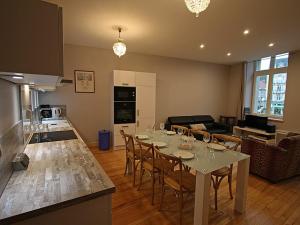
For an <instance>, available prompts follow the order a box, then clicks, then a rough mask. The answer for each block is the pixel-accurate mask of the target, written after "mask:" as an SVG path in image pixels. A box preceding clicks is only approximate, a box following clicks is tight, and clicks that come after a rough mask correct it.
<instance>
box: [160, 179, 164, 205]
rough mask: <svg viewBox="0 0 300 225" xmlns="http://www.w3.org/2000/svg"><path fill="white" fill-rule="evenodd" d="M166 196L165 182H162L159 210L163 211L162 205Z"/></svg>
mask: <svg viewBox="0 0 300 225" xmlns="http://www.w3.org/2000/svg"><path fill="white" fill-rule="evenodd" d="M164 195H165V186H164V181H163V180H162V182H161V194H160V205H159V210H161V209H162V203H163V201H164Z"/></svg>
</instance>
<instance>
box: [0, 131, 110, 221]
mask: <svg viewBox="0 0 300 225" xmlns="http://www.w3.org/2000/svg"><path fill="white" fill-rule="evenodd" d="M67 129H68V128H65V127H64V128H61V130H67ZM69 129H70V130H71V129H73V130H74V132H75V133H76V135H77V137H78V139H75V140H67V141H56V142H46V143H39V144H29V145H27V146H26V148H25V151H24V152H25V153H26V154H27V155H28V156H29V158H30V164H29V167H28V169H27V170H24V171H17V172H14V173H13V175H12V177H11V178H10V180H9V182H8V184H7V186H6V188H5V190H4V192H3V194H2V196H1V198H0V224H11V223H13V222H16V221H19V220H23V219H26V218H29V217H32V216H36V215H39V214H42V213H45V212H49V211H53V210H56V209H59V208H62V207H67V206H70V205H73V204H78V203H80V202H82V201H86V200H89V199H92V198H96V197H98V196H102V195H105V194H110V193H113V192H115V186H114V184H113V183H112V182H111V180H110V178H109V177H108V176H107V174H106V173H105V171H104V170H103V168H102V167H101V166H100V165H99V163H98V162H97V160H96V159H95V158H94V156H93V154H92V153H91V152H90V150H89V149H88V147H87V146H86V144H85V143H84V142H83V141H82V139H81V137H80V136H79V135H78V133H77V132H76V130H75V129H74V128H72V127H70V128H69ZM53 130H54V129H53ZM58 130H60V129H59V128H55V131H58Z"/></svg>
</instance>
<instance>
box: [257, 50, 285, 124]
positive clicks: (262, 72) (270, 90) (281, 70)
mask: <svg viewBox="0 0 300 225" xmlns="http://www.w3.org/2000/svg"><path fill="white" fill-rule="evenodd" d="M289 56H290V54H289ZM265 58H266V57H265ZM275 59H276V56H272V57H271V62H270V69H268V70H259V71H256V64H257V61H256V63H255V71H254V76H253V85H252V101H251V108H252V110H251V112H252V114H253V115H257V116H267V117H269V118H270V119H275V120H283V118H284V115H285V100H286V92H287V80H288V66H287V67H281V68H275ZM288 60H289V58H288ZM280 73H286V89H285V93H284V94H285V98H284V109H283V115H282V116H276V115H273V114H271V102H272V93H273V79H274V75H275V74H280ZM264 75H268V76H269V83H268V93H267V108H266V113H256V112H255V99H256V78H257V77H258V76H264Z"/></svg>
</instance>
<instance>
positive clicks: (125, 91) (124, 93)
mask: <svg viewBox="0 0 300 225" xmlns="http://www.w3.org/2000/svg"><path fill="white" fill-rule="evenodd" d="M135 93H136V88H135V87H119V86H115V87H114V101H115V102H135V99H136V94H135Z"/></svg>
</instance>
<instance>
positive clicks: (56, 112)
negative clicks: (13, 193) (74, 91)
mask: <svg viewBox="0 0 300 225" xmlns="http://www.w3.org/2000/svg"><path fill="white" fill-rule="evenodd" d="M65 111H66V110H65V109H64V113H63V110H62V107H57V106H50V105H41V106H40V118H41V120H47V119H50V120H54V119H55V120H57V119H61V118H62V117H63V115H65Z"/></svg>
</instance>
